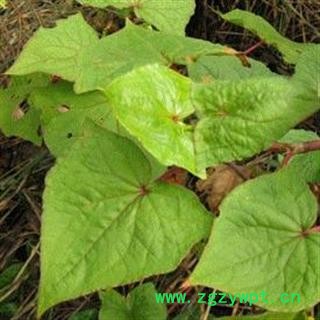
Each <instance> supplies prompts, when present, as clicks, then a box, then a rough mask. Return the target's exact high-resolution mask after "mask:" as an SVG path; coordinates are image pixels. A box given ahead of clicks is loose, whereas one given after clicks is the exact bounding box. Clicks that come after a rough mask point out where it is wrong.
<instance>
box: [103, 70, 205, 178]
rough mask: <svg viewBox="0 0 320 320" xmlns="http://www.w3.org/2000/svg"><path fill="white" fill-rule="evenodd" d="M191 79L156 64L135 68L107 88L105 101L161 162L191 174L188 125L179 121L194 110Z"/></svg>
mask: <svg viewBox="0 0 320 320" xmlns="http://www.w3.org/2000/svg"><path fill="white" fill-rule="evenodd" d="M190 91H191V82H190V80H189V79H188V78H185V77H183V76H181V75H179V74H177V73H176V72H173V71H171V70H169V69H167V68H165V67H161V66H159V65H150V66H146V67H143V68H140V69H135V70H134V71H132V72H130V73H129V74H127V75H125V76H123V77H120V78H118V79H116V80H115V81H114V82H113V83H112V84H111V85H110V86H109V87H108V88H107V89H106V96H107V101H108V103H109V104H110V105H111V106H112V108H113V109H114V112H115V114H116V116H117V118H118V119H119V121H120V122H121V124H122V125H123V126H124V127H125V128H126V129H127V130H128V131H129V132H130V133H131V134H132V135H133V136H135V137H136V138H137V139H138V140H139V141H140V142H141V144H142V145H143V146H144V147H145V148H146V149H147V150H148V151H149V152H150V153H151V154H153V156H155V157H156V158H157V159H158V160H159V161H160V162H161V163H163V164H165V165H168V166H169V165H173V164H177V165H179V166H180V167H183V168H185V169H187V170H189V171H191V172H193V173H195V174H198V175H203V174H204V172H198V171H197V168H196V163H195V156H194V146H193V140H192V135H193V133H192V128H191V127H190V126H189V125H187V124H185V123H184V122H183V120H184V119H185V118H187V117H188V116H190V115H191V114H192V113H193V112H194V108H193V106H192V103H191V100H190Z"/></svg>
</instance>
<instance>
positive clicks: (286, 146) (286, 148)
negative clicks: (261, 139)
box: [270, 139, 320, 165]
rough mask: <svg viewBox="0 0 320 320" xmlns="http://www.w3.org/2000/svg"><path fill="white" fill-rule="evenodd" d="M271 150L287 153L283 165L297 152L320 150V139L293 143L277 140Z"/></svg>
mask: <svg viewBox="0 0 320 320" xmlns="http://www.w3.org/2000/svg"><path fill="white" fill-rule="evenodd" d="M270 150H271V151H273V152H277V153H285V157H284V160H283V165H287V164H288V163H289V161H290V160H291V158H292V157H293V156H295V155H296V154H301V153H308V152H312V151H317V150H320V139H318V140H312V141H306V142H301V143H292V144H290V143H281V142H275V143H274V144H273V145H272V147H271V148H270Z"/></svg>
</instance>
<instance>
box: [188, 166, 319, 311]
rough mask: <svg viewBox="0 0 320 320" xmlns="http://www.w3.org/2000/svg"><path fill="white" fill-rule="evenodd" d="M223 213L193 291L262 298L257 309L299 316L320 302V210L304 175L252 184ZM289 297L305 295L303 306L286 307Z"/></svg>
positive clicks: (225, 204)
mask: <svg viewBox="0 0 320 320" xmlns="http://www.w3.org/2000/svg"><path fill="white" fill-rule="evenodd" d="M220 209H221V210H220V211H221V213H220V217H219V218H218V219H217V221H216V223H215V225H214V228H213V231H212V234H211V237H210V240H209V243H208V245H207V247H206V249H205V251H204V254H203V256H202V258H201V260H200V262H199V264H198V266H197V267H196V269H195V271H194V273H193V274H192V275H191V283H192V284H193V285H204V286H209V287H214V288H216V289H219V290H222V291H226V292H229V293H231V294H233V295H236V294H241V293H243V294H250V293H257V294H258V295H259V299H256V300H258V301H257V302H254V303H255V304H257V305H258V306H261V307H264V308H267V309H268V310H270V311H281V312H296V311H300V310H303V309H306V308H309V307H312V306H313V305H314V304H315V303H317V302H318V301H319V299H320V290H319V288H320V269H319V268H318V267H319V264H318V263H319V259H320V252H319V246H320V233H319V232H316V229H312V228H313V226H314V224H315V222H316V219H317V211H318V205H317V201H316V198H315V197H314V195H313V194H312V192H311V191H310V189H309V187H308V185H307V184H306V183H305V182H304V181H303V180H302V179H301V177H300V176H299V175H295V174H292V172H291V171H290V170H282V171H280V172H277V173H274V174H271V175H265V176H262V177H259V178H257V179H255V180H251V181H249V182H246V183H245V184H243V185H241V186H240V187H238V188H236V189H235V190H234V191H232V192H231V193H230V194H229V196H228V197H227V198H226V199H225V200H224V202H223V203H222V205H221V208H220ZM253 279H254V281H253ZM262 291H264V292H265V293H266V294H267V295H266V298H265V299H267V300H263V298H262V297H261V296H260V293H261V292H262ZM283 293H288V294H298V295H300V302H299V301H294V302H292V303H288V304H285V303H283V302H281V300H280V297H281V294H283Z"/></svg>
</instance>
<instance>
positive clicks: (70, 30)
mask: <svg viewBox="0 0 320 320" xmlns="http://www.w3.org/2000/svg"><path fill="white" fill-rule="evenodd" d="M96 42H98V36H97V34H96V32H95V31H94V30H93V29H92V28H91V27H90V26H89V25H88V24H87V23H86V22H85V20H84V19H83V17H82V15H81V14H76V15H73V16H71V17H69V18H68V19H65V20H60V21H58V22H57V26H56V27H55V28H50V29H47V28H40V29H39V30H38V31H37V32H36V33H35V35H34V36H33V37H32V38H31V40H29V42H28V43H27V44H26V46H25V47H24V49H23V51H22V53H21V54H20V56H19V57H18V59H17V60H16V62H15V64H14V65H13V66H12V67H11V68H10V69H9V70H8V71H7V73H8V74H15V75H24V74H29V73H34V72H43V73H48V74H54V75H56V76H60V77H62V78H63V79H65V80H69V81H76V80H78V78H81V76H83V74H82V72H83V71H85V69H83V67H82V66H83V63H84V61H83V53H84V52H85V51H86V48H88V47H91V46H93V45H94V44H95V43H96ZM87 63H89V62H87Z"/></svg>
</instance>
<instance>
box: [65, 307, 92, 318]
mask: <svg viewBox="0 0 320 320" xmlns="http://www.w3.org/2000/svg"><path fill="white" fill-rule="evenodd" d="M96 319H98V311H97V310H96V309H88V310H84V311H80V312H77V313H76V314H74V315H73V316H71V317H70V318H69V320H96Z"/></svg>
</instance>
